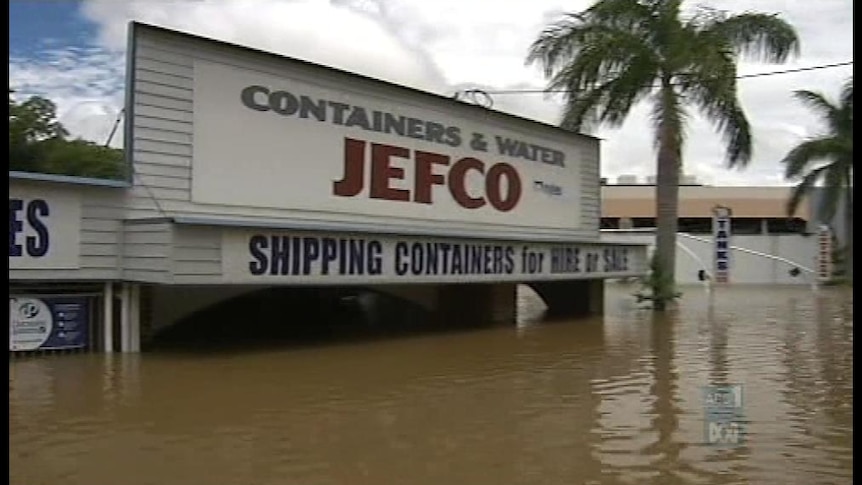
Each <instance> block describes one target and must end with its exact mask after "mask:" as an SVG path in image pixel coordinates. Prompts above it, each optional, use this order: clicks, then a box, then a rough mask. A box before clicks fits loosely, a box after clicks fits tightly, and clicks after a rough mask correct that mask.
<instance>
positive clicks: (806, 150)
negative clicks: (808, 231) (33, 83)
mask: <svg viewBox="0 0 862 485" xmlns="http://www.w3.org/2000/svg"><path fill="white" fill-rule="evenodd" d="M794 96H795V97H796V98H797V99H798V100H800V101H801V102H803V103H805V104H806V105H807V106H808V107H809V108H811V110H812V111H813V112H814V113H815V114H816V115H818V116H819V117H820V119H821V120H822V122H823V124H824V125H826V128H827V129H826V130H825V131H824V133H823V134H822V135H821V136H819V137H815V138H811V139H808V140H805V141H803V142H802V143H800V144H799V145H797V146H796V147H794V148H793V149H792V150H790V152H788V153H787V155H786V156H785V157H784V159H783V160H782V161H781V163H783V164H784V166H785V173H784V175H785V178H787V179H788V180H795V181H797V182H798V183H797V185H796V186H795V187H794V188H793V193H792V194H791V196H790V199H789V200H788V201H787V212H788V214H790V215H793V214H794V213H795V212H796V208H797V207H798V206H799V203H800V202H801V201H802V199H803V198H804V197H805V196H806V195H809V194H810V193H811V192H812V191H813V189H814V187H815V186H816V184H817V183H818V182H822V183H823V187H824V197H823V198H822V199H821V200H820V204H819V206H818V207H817V212H818V216H819V218H820V220H821V221H823V222H829V221H831V220H832V219H833V218H834V217H835V213H836V212H837V209H838V205H839V203H843V204H844V217H845V221H844V230H845V231H846V234H845V241H846V248H845V251H844V253H843V255H842V258H843V259H844V261H843V262H842V264H841V267H842V270H843V271H844V274H842V276H841V277H842V278H844V279H847V280H848V281H850V282H851V284H852V281H853V78H852V77H851V78H850V79H848V80H847V82H846V83H845V84H844V87H843V88H842V90H841V93H840V95H839V97H838V100H837V102H832V101H829V100H828V99H827V98H826V97H825V96H823V95H822V94H820V93H815V92H813V91H805V90H801V91H796V92H794ZM842 199H843V201H842ZM836 267H837V265H836Z"/></svg>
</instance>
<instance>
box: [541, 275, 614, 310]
mask: <svg viewBox="0 0 862 485" xmlns="http://www.w3.org/2000/svg"><path fill="white" fill-rule="evenodd" d="M530 286H531V287H532V288H533V289H534V290H535V291H536V293H538V295H539V296H541V297H542V300H544V302H545V305H547V306H548V310H547V312H546V313H545V316H546V317H547V318H577V317H587V316H591V315H601V314H603V313H604V309H605V282H604V280H573V281H542V282H536V283H531V284H530Z"/></svg>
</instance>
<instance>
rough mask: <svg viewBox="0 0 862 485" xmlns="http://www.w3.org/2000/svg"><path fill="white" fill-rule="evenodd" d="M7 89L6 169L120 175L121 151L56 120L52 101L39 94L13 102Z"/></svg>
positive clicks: (114, 176)
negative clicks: (83, 136) (80, 135)
mask: <svg viewBox="0 0 862 485" xmlns="http://www.w3.org/2000/svg"><path fill="white" fill-rule="evenodd" d="M12 94H13V91H12V90H11V89H10V90H9V170H10V171H21V172H37V173H50V174H58V175H72V176H80V177H94V178H110V179H120V178H122V177H123V176H124V173H125V171H124V165H123V163H122V162H123V152H122V150H117V149H115V148H108V147H104V146H101V145H98V144H96V143H93V142H90V141H86V140H82V139H80V138H78V139H75V140H69V139H67V137H68V136H69V132H68V131H67V130H66V129H65V128H64V127H63V125H62V124H61V123H60V122H59V121H57V109H56V106H55V105H54V103H53V102H52V101H51V100H49V99H45V98H43V97H40V96H31V97H30V98H28V99H27V100H26V101H24V102H22V103H18V102H16V101H15V100H14V99H13V97H12Z"/></svg>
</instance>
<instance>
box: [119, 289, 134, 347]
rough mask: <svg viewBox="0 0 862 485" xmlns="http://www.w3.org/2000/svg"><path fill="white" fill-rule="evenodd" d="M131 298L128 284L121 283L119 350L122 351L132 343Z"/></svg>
mask: <svg viewBox="0 0 862 485" xmlns="http://www.w3.org/2000/svg"><path fill="white" fill-rule="evenodd" d="M131 300H132V299H131V291H130V285H129V284H128V283H123V285H122V287H121V288H120V351H121V352H124V353H125V352H128V351H129V349H130V348H131V345H132V340H131V337H132V323H131V315H132V312H131V311H130V310H131V309H130V306H131Z"/></svg>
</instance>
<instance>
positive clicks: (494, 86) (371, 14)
mask: <svg viewBox="0 0 862 485" xmlns="http://www.w3.org/2000/svg"><path fill="white" fill-rule="evenodd" d="M590 3H591V1H589V0H575V1H570V2H563V1H560V0H531V1H529V2H525V1H522V0H518V1H515V0H498V1H497V2H493V3H489V2H487V1H486V0H437V1H434V2H424V1H419V0H332V1H326V0H218V1H216V0H213V1H183V2H176V1H161V2H159V1H153V0H146V1H143V0H142V1H118V0H87V1H85V2H84V3H83V6H82V9H83V12H84V14H85V15H86V16H87V17H88V18H89V19H90V20H92V21H94V22H96V24H97V25H98V26H99V37H98V39H96V41H97V43H98V45H99V46H100V47H99V48H94V49H87V50H69V49H67V50H65V51H59V50H58V51H54V53H55V54H56V55H55V57H54V58H49V59H48V60H47V61H45V62H36V63H34V62H32V61H31V60H23V59H17V60H16V59H10V80H11V82H12V83H13V84H15V85H18V86H26V87H27V89H26V90H25V89H22V90H24V91H28V90H29V91H32V92H37V93H41V94H46V95H48V96H50V97H52V98H53V99H56V100H57V101H58V104H59V105H60V107H61V113H62V114H63V116H64V118H63V121H64V122H65V123H66V124H67V125H68V126H69V127H70V128H71V129H72V131H73V132H75V133H76V134H79V135H81V136H85V137H93V138H94V139H97V140H103V139H104V136H106V133H107V131H109V130H110V126H111V124H112V122H113V116H114V114H115V113H116V111H117V110H118V109H119V108H120V107H121V100H122V97H121V94H122V93H121V90H122V78H123V69H122V64H123V61H122V52H123V49H124V47H125V42H126V27H127V22H128V21H129V20H132V19H135V20H140V21H144V22H147V23H153V24H156V25H162V26H165V27H168V28H173V29H178V30H182V31H187V32H191V33H195V34H198V35H203V36H207V37H213V38H217V39H219V40H223V41H228V42H234V43H238V44H243V45H247V46H250V47H254V48H259V49H263V50H267V51H272V52H275V53H279V54H283V55H288V56H292V57H297V58H301V59H306V60H310V61H312V62H316V63H320V64H326V65H331V66H334V67H337V68H341V69H345V70H348V71H353V72H358V73H361V74H365V75H370V76H373V77H378V78H381V79H385V80H388V81H391V82H396V83H399V84H405V85H408V86H411V87H417V88H420V89H425V90H429V91H432V92H436V93H439V94H446V95H451V94H453V93H454V92H455V90H457V89H463V88H469V87H477V88H481V89H485V90H487V91H494V90H506V89H534V88H539V89H541V88H542V87H543V86H544V80H543V79H542V77H541V73H540V72H539V70H538V68H537V67H527V66H525V65H524V62H523V61H524V57H525V54H526V52H527V49H528V48H529V45H530V43H531V42H532V40H533V39H534V38H535V36H536V35H537V34H538V33H539V32H540V31H541V29H542V28H543V27H544V26H545V25H546V24H547V22H549V21H551V20H554V19H556V18H558V15H559V13H560V12H563V11H572V10H579V9H582V8H585V7H587V6H588V5H589V4H590ZM701 3H710V4H713V5H716V6H718V7H720V8H725V9H728V10H731V11H734V12H739V11H743V10H746V9H752V8H754V9H756V10H757V11H761V12H779V13H781V15H782V16H783V17H784V18H785V19H786V20H788V21H790V22H791V23H792V24H794V26H796V28H797V29H798V31H799V34H800V36H801V39H802V52H801V56H800V58H798V59H796V60H795V61H793V62H791V63H789V64H786V65H783V66H773V65H758V64H750V63H744V64H742V65H741V66H740V72H741V74H750V73H758V72H768V71H774V70H779V69H788V68H793V67H803V66H812V65H820V64H828V63H835V62H842V61H848V60H852V58H853V48H852V35H853V22H852V9H853V6H852V2H848V1H846V0H821V1H819V2H817V5H816V8H812V4H811V3H810V2H801V1H784V0H761V1H760V2H757V4H756V6H754V7H752V4H751V3H750V2H748V1H746V0H722V1H721V2H718V1H713V2H701ZM851 74H852V66H847V67H841V68H835V69H824V70H819V71H808V72H800V73H795V74H786V75H778V76H766V77H758V78H749V79H742V80H740V81H739V88H740V97H741V99H742V102H743V105H744V107H745V109H746V112H747V114H748V116H749V120H750V122H751V124H752V127H753V129H754V136H755V147H754V148H755V159H754V160H753V161H752V163H751V165H750V166H749V167H748V168H747V169H746V170H744V171H737V170H734V171H729V170H726V169H725V166H724V148H723V146H722V140H721V138H720V137H719V136H718V135H717V134H715V132H714V130H713V128H712V127H711V126H710V125H709V124H708V123H706V122H705V121H703V120H702V119H699V118H697V117H693V118H692V122H691V124H690V125H689V132H688V137H687V146H686V151H685V154H684V157H685V170H686V172H687V173H690V174H694V175H697V176H698V177H699V178H701V179H703V180H704V181H705V182H708V183H712V184H734V185H737V184H780V183H783V180H782V177H781V167H780V165H779V163H778V160H780V158H781V157H782V156H783V155H784V153H785V152H786V151H787V150H788V149H789V148H791V147H792V146H793V145H794V144H796V143H798V142H799V141H801V140H802V139H803V138H804V137H805V136H810V135H812V134H814V133H815V132H817V131H818V130H819V124H818V122H819V120H817V119H814V118H812V117H811V116H810V114H809V112H808V111H807V110H806V108H805V107H804V106H802V105H801V104H799V103H798V102H795V101H794V100H793V99H792V96H791V93H792V91H793V90H795V89H811V90H816V91H822V92H824V93H825V94H827V95H829V96H833V95H835V94H836V93H837V92H838V90H839V89H840V86H841V84H842V83H843V81H844V80H845V79H846V78H847V77H849V76H850V75H851ZM83 100H99V101H100V102H102V104H99V103H97V102H86V103H83V104H81V102H82V101H83ZM493 100H494V109H499V110H502V111H506V112H510V113H513V114H517V115H520V116H525V117H529V118H533V119H538V120H540V121H545V122H549V123H555V122H556V121H557V119H558V114H559V106H560V103H559V98H558V97H557V98H549V97H547V96H544V95H542V94H518V95H511V94H498V95H493ZM76 103H78V104H77V105H76ZM74 106H77V107H74ZM73 107H74V108H73ZM100 110H102V111H100ZM102 113H104V114H102ZM599 136H600V137H602V138H603V140H604V141H603V144H602V158H603V167H602V170H603V175H605V176H609V177H615V176H617V175H619V174H622V173H632V174H637V175H642V176H644V175H648V174H651V173H652V172H653V170H654V166H655V153H654V150H653V141H652V140H653V134H652V131H651V127H650V124H649V121H648V109H647V107H646V106H640V107H638V108H637V109H635V110H634V111H633V113H632V114H631V116H630V118H629V120H628V121H627V122H626V123H625V124H624V125H623V126H622V127H621V128H619V129H615V130H607V129H603V130H600V132H599ZM100 137H101V138H100Z"/></svg>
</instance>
